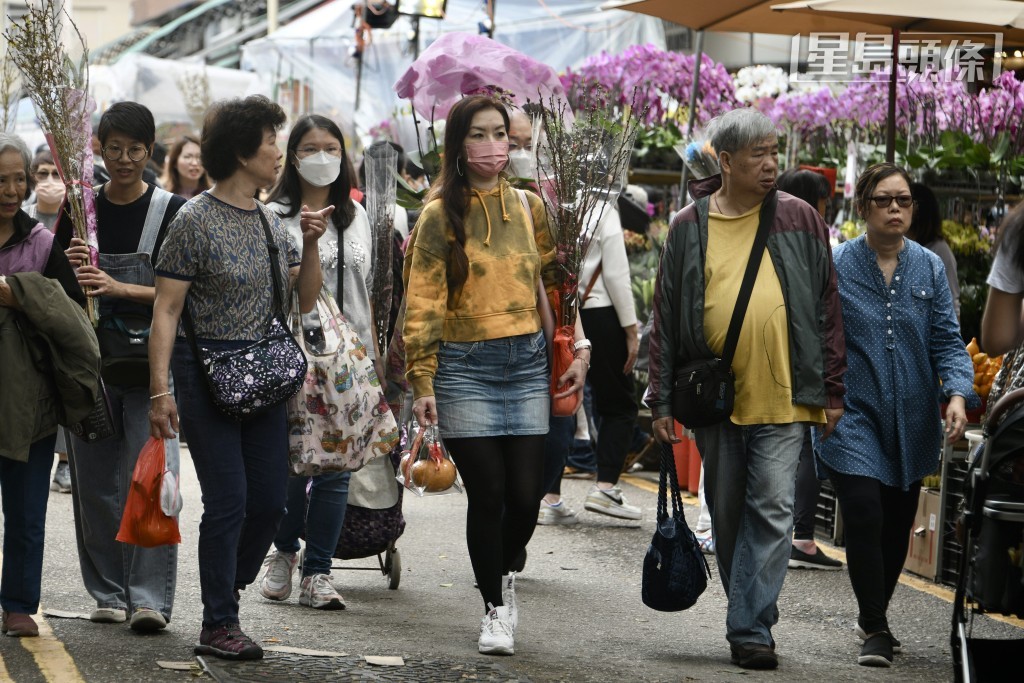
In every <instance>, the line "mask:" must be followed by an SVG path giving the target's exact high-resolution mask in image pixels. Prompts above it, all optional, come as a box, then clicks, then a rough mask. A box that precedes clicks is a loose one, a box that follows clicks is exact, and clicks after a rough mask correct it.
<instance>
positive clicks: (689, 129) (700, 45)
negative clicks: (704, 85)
mask: <svg viewBox="0 0 1024 683" xmlns="http://www.w3.org/2000/svg"><path fill="white" fill-rule="evenodd" d="M694 55H695V56H696V59H694V60H693V89H692V90H691V91H690V111H689V114H688V115H687V121H686V142H687V143H689V142H690V140H692V139H693V127H694V125H695V124H696V123H697V116H696V113H695V112H696V111H697V92H698V91H699V90H700V63H701V61H702V60H703V58H704V31H697V49H696V51H695V52H694ZM687 176H689V169H688V168H687V167H686V159H683V171H682V173H681V174H680V176H679V202H680V204H681V205H682V206H686V181H687V180H688V178H687ZM682 206H681V207H680V208H682Z"/></svg>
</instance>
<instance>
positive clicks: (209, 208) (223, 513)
mask: <svg viewBox="0 0 1024 683" xmlns="http://www.w3.org/2000/svg"><path fill="white" fill-rule="evenodd" d="M284 122H285V113H284V111H283V110H282V109H281V107H280V106H278V105H277V104H275V103H273V102H271V101H270V100H269V99H267V98H266V97H263V96H259V95H254V96H251V97H247V98H245V99H233V100H226V101H222V102H218V103H216V104H215V105H213V107H211V108H210V110H209V111H208V112H207V115H206V121H205V124H204V126H203V135H202V144H201V148H202V155H203V165H204V166H205V167H206V170H207V173H208V174H209V175H210V178H211V179H212V180H213V181H214V184H213V187H211V188H210V189H209V190H207V191H206V192H203V193H202V194H201V195H199V196H197V197H195V198H193V199H192V200H191V201H189V202H188V203H187V204H185V206H184V207H183V208H182V210H181V211H180V212H179V213H178V215H177V217H176V218H175V221H174V223H172V225H171V227H170V230H169V232H168V235H167V239H166V241H165V243H164V247H163V249H162V251H161V254H160V259H159V261H158V262H157V281H156V302H155V303H154V316H153V332H152V335H151V337H150V363H151V375H150V393H151V394H152V400H153V407H152V411H151V413H150V431H151V434H152V435H153V436H155V437H158V438H165V439H174V438H175V437H176V436H177V431H178V427H179V417H180V421H181V426H182V427H183V428H184V429H185V430H186V431H187V432H188V440H189V450H190V452H191V455H192V462H193V464H194V465H195V468H196V475H197V477H198V479H199V485H200V488H201V489H202V493H203V518H202V522H201V523H200V526H199V582H200V585H201V587H202V599H203V627H202V632H201V633H200V636H199V643H198V644H197V645H196V647H195V652H196V654H210V655H213V656H215V657H223V658H226V659H260V658H262V657H263V649H262V648H261V647H260V646H259V645H258V644H256V643H255V642H254V641H253V640H252V639H251V638H249V637H248V636H247V635H245V633H243V632H242V630H241V627H240V625H239V619H238V595H239V593H238V592H239V591H240V590H242V589H244V588H245V587H246V586H248V585H249V584H250V583H252V582H253V581H254V580H255V579H256V576H257V574H258V573H259V570H260V565H261V564H262V562H263V558H264V556H265V555H266V553H267V549H268V548H269V547H270V543H271V541H272V540H273V538H274V534H275V532H276V531H277V526H278V523H279V522H280V520H281V517H282V515H283V514H284V506H285V491H286V486H287V481H288V430H287V420H286V410H285V405H284V404H283V403H282V404H279V405H276V406H273V407H271V408H269V409H265V410H263V411H262V412H259V413H258V414H255V415H253V416H252V417H249V418H246V419H242V420H236V419H234V418H232V417H229V416H228V415H226V414H225V413H223V412H221V410H220V409H219V408H218V407H217V406H216V405H215V404H214V402H213V399H212V397H211V395H210V392H209V389H208V387H207V377H206V376H204V372H205V370H204V369H203V366H202V365H201V363H200V361H199V359H197V358H196V357H195V356H194V354H193V351H192V347H191V346H190V344H189V341H188V340H187V339H186V337H185V333H184V331H183V328H179V326H178V323H179V319H180V317H181V315H182V310H183V308H184V307H185V306H186V305H187V306H188V310H189V312H190V314H191V318H192V323H193V325H192V327H193V330H194V335H195V338H196V340H202V345H203V346H204V347H206V348H207V349H210V350H212V351H214V352H216V351H232V350H237V349H240V348H243V347H245V346H248V345H251V344H252V342H253V341H255V340H258V339H260V338H261V337H263V335H264V334H265V333H266V332H267V324H268V321H269V320H270V318H271V315H272V314H273V313H274V312H275V311H274V307H275V297H274V294H273V292H274V289H275V287H274V286H273V282H274V280H275V279H276V280H277V281H278V282H280V283H281V284H282V285H283V286H285V287H284V288H285V291H284V292H282V295H283V296H282V298H283V301H281V302H280V305H281V306H282V307H283V308H284V311H282V312H283V313H284V314H285V315H287V312H288V309H289V308H290V302H291V297H290V295H289V291H290V288H289V287H287V285H288V284H289V283H291V284H292V286H294V287H297V288H298V293H299V307H300V309H301V310H302V311H303V312H306V311H309V310H312V308H313V306H314V305H315V303H316V298H317V294H318V293H319V291H320V287H321V284H322V279H321V275H320V263H319V259H318V248H317V247H318V245H317V241H318V240H319V238H320V236H321V235H322V234H323V232H324V229H325V227H326V222H327V220H328V218H329V217H330V211H329V210H324V211H309V212H307V211H303V212H302V213H301V217H300V229H301V231H302V240H303V252H302V257H301V261H300V256H299V251H298V249H297V247H296V245H295V244H294V242H293V241H292V240H291V238H290V236H289V234H288V231H287V229H286V228H285V226H284V224H283V223H282V222H281V220H280V218H279V217H278V216H277V214H275V213H274V212H273V211H271V210H269V209H268V208H266V207H265V206H264V205H263V204H262V203H260V202H259V201H257V200H256V199H255V198H254V197H255V196H256V195H257V194H258V193H259V191H260V190H262V189H264V188H267V187H270V186H271V185H273V184H274V182H275V181H276V180H277V174H278V171H279V169H280V166H281V158H282V154H281V151H280V149H278V147H277V131H278V130H279V129H280V128H281V126H283V125H284ZM265 226H266V227H265ZM267 230H269V232H270V234H271V236H272V240H273V245H270V244H268V242H267V236H266V234H267ZM271 247H272V248H271ZM271 268H274V269H276V270H277V273H276V274H274V273H273V272H272V271H271ZM190 334H191V332H190ZM172 350H173V352H174V357H173V360H172V358H171V353H172ZM168 366H170V367H171V368H172V369H173V372H174V381H175V384H176V385H177V386H178V390H179V391H180V392H181V394H182V395H183V396H188V401H186V402H185V403H183V404H182V406H181V411H180V414H179V409H178V406H177V405H176V404H175V401H174V396H173V394H172V393H171V391H170V389H169V387H168V385H167V369H168Z"/></svg>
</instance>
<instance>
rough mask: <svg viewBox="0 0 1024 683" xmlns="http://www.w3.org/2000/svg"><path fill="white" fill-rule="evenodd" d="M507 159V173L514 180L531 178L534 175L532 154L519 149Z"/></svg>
mask: <svg viewBox="0 0 1024 683" xmlns="http://www.w3.org/2000/svg"><path fill="white" fill-rule="evenodd" d="M508 158H509V165H508V168H509V172H510V173H511V174H512V175H514V176H515V177H516V178H533V177H534V175H535V173H534V172H535V170H536V168H535V166H534V163H533V153H531V152H528V151H526V150H525V149H519V150H516V151H515V152H512V153H510V154H509V155H508Z"/></svg>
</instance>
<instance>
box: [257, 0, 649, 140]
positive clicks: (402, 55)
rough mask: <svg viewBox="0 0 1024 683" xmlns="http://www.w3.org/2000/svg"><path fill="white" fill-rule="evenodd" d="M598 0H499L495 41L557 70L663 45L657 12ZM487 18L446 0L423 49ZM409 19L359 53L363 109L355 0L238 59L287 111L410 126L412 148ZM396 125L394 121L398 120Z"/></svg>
mask: <svg viewBox="0 0 1024 683" xmlns="http://www.w3.org/2000/svg"><path fill="white" fill-rule="evenodd" d="M600 4H601V3H600V2H596V1H591V2H587V1H583V0H496V2H495V12H496V14H495V22H494V23H495V33H494V38H495V40H497V41H499V42H501V43H504V44H506V45H508V46H510V47H513V48H515V49H517V50H519V51H520V52H523V53H524V54H526V55H529V56H530V57H533V58H534V59H536V60H538V61H541V62H544V63H545V64H548V65H550V66H552V67H553V68H554V69H555V70H556V71H559V72H561V71H564V70H565V69H566V67H570V66H576V65H579V64H580V63H581V62H582V61H583V60H585V59H586V58H587V57H589V56H591V55H595V54H598V53H600V52H601V51H602V50H606V51H608V52H610V53H616V52H620V51H622V50H624V49H625V48H626V47H628V46H630V45H636V44H642V43H653V44H654V45H656V46H658V47H661V48H664V47H665V32H664V29H663V26H662V23H661V21H660V20H658V19H654V18H651V17H647V16H644V15H640V14H634V13H631V12H621V11H600V10H599V9H598V7H599V6H600ZM485 20H486V14H485V13H484V11H483V3H482V2H481V0H448V12H447V18H446V19H444V20H441V21H437V20H432V19H422V20H420V46H421V49H425V48H426V47H427V46H428V45H430V43H432V42H433V41H434V40H435V39H436V38H437V37H439V36H440V35H441V34H443V33H449V32H452V31H462V32H470V33H475V32H477V31H478V23H479V22H483V21H485ZM410 33H411V22H410V19H409V18H407V17H402V18H400V19H399V20H398V21H397V22H395V24H394V25H393V26H392V27H391V28H390V29H375V30H374V31H373V32H372V34H371V38H370V40H371V43H370V45H369V46H368V47H367V48H366V51H365V53H364V59H363V62H364V63H363V74H362V82H361V85H360V97H359V109H358V111H356V106H355V104H356V74H357V69H356V66H357V62H356V60H355V59H353V58H352V57H351V51H352V48H353V46H354V44H355V31H354V28H353V15H352V2H351V0H334V1H333V2H330V3H327V4H326V5H324V6H323V7H321V8H320V9H317V10H314V11H312V12H310V13H309V14H307V15H305V16H304V17H301V18H299V19H296V20H294V21H292V22H291V23H289V24H288V25H286V26H284V27H282V28H281V29H280V30H279V31H277V32H275V33H274V34H272V35H271V36H269V37H267V38H262V39H259V40H254V41H250V42H249V43H247V44H246V45H244V46H243V48H242V60H241V66H242V68H243V69H246V70H251V71H254V72H256V73H258V74H259V75H260V78H261V80H262V84H263V89H264V90H266V91H270V92H272V93H273V96H274V97H275V98H276V99H277V101H278V102H280V103H281V104H282V106H285V108H286V110H287V111H288V113H289V115H291V116H297V115H299V114H303V113H307V112H312V113H319V114H323V115H325V116H329V117H331V118H332V119H334V120H335V121H337V122H338V124H339V125H340V126H342V129H343V130H344V131H345V133H346V134H347V135H352V136H355V137H358V138H359V139H360V141H361V142H362V143H363V144H368V143H369V142H370V141H371V140H370V137H371V136H370V134H369V131H370V129H371V128H373V127H374V126H376V125H377V124H379V123H380V122H381V121H384V120H392V121H394V122H396V123H398V126H399V128H401V129H402V130H404V131H405V135H404V136H403V135H402V134H401V133H399V134H398V135H397V137H398V140H397V141H398V142H399V143H401V144H403V145H404V146H405V147H406V148H410V149H415V148H416V141H415V139H404V138H407V137H411V130H412V129H411V127H410V126H409V125H408V123H407V121H404V120H403V119H404V118H405V116H403V115H401V114H399V112H400V110H402V109H407V108H408V107H407V104H408V103H407V102H405V101H403V100H399V99H398V98H397V96H396V95H395V93H394V89H393V86H394V84H395V82H396V81H397V80H398V78H399V77H400V76H401V75H402V73H403V72H404V71H405V70H406V69H407V68H408V67H409V65H410V64H411V63H412V61H413V54H412V50H411V47H410V43H409V38H410ZM392 125H394V123H393V124H392Z"/></svg>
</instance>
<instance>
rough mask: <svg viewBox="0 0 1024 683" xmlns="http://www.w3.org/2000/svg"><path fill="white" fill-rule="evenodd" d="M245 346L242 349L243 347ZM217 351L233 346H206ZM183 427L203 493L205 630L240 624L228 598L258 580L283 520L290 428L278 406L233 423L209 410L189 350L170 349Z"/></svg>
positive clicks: (201, 579)
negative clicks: (172, 354) (172, 353)
mask: <svg viewBox="0 0 1024 683" xmlns="http://www.w3.org/2000/svg"><path fill="white" fill-rule="evenodd" d="M242 343H243V344H244V343H246V342H242ZM207 345H208V346H210V347H212V348H214V349H215V350H219V349H220V348H231V347H232V345H233V346H234V347H235V348H237V347H238V346H239V344H232V343H222V344H216V343H207ZM171 368H172V370H173V372H174V382H175V384H177V385H178V390H179V392H180V394H181V396H182V398H183V399H184V400H183V401H182V403H181V405H180V406H179V407H178V414H179V419H180V421H181V427H182V429H183V430H184V431H185V433H187V434H188V445H189V451H190V452H191V454H192V463H193V464H194V465H195V468H196V476H197V477H198V479H199V487H200V489H201V490H202V494H203V517H202V521H200V523H199V585H200V587H201V589H202V597H203V626H204V627H205V628H214V627H217V626H223V625H225V624H236V623H238V601H237V600H236V599H235V596H234V591H235V590H236V589H237V590H241V589H243V588H245V587H246V586H247V585H249V584H250V583H252V582H253V581H255V580H256V576H257V574H259V571H260V567H261V566H262V565H263V558H264V557H266V555H267V550H268V549H269V548H270V544H271V542H273V540H274V536H275V535H276V534H277V526H278V524H279V523H280V521H281V517H282V516H283V515H284V507H285V492H286V489H287V483H288V422H287V418H286V414H285V406H284V404H282V405H279V406H275V407H274V408H271V409H270V410H267V411H265V412H263V413H260V414H259V415H257V416H255V417H253V418H250V419H248V420H243V421H241V422H239V421H238V420H234V419H232V418H230V417H228V416H227V415H225V414H224V413H222V412H220V410H219V409H218V408H217V407H216V406H215V405H214V404H213V401H212V400H211V399H210V393H209V390H208V389H207V387H206V384H205V380H204V378H203V377H201V376H200V374H199V373H200V369H199V365H198V364H197V363H196V361H195V358H194V357H193V355H192V350H191V349H190V348H189V346H188V344H186V343H184V342H182V341H179V342H177V343H175V345H174V357H173V359H172V361H171Z"/></svg>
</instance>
